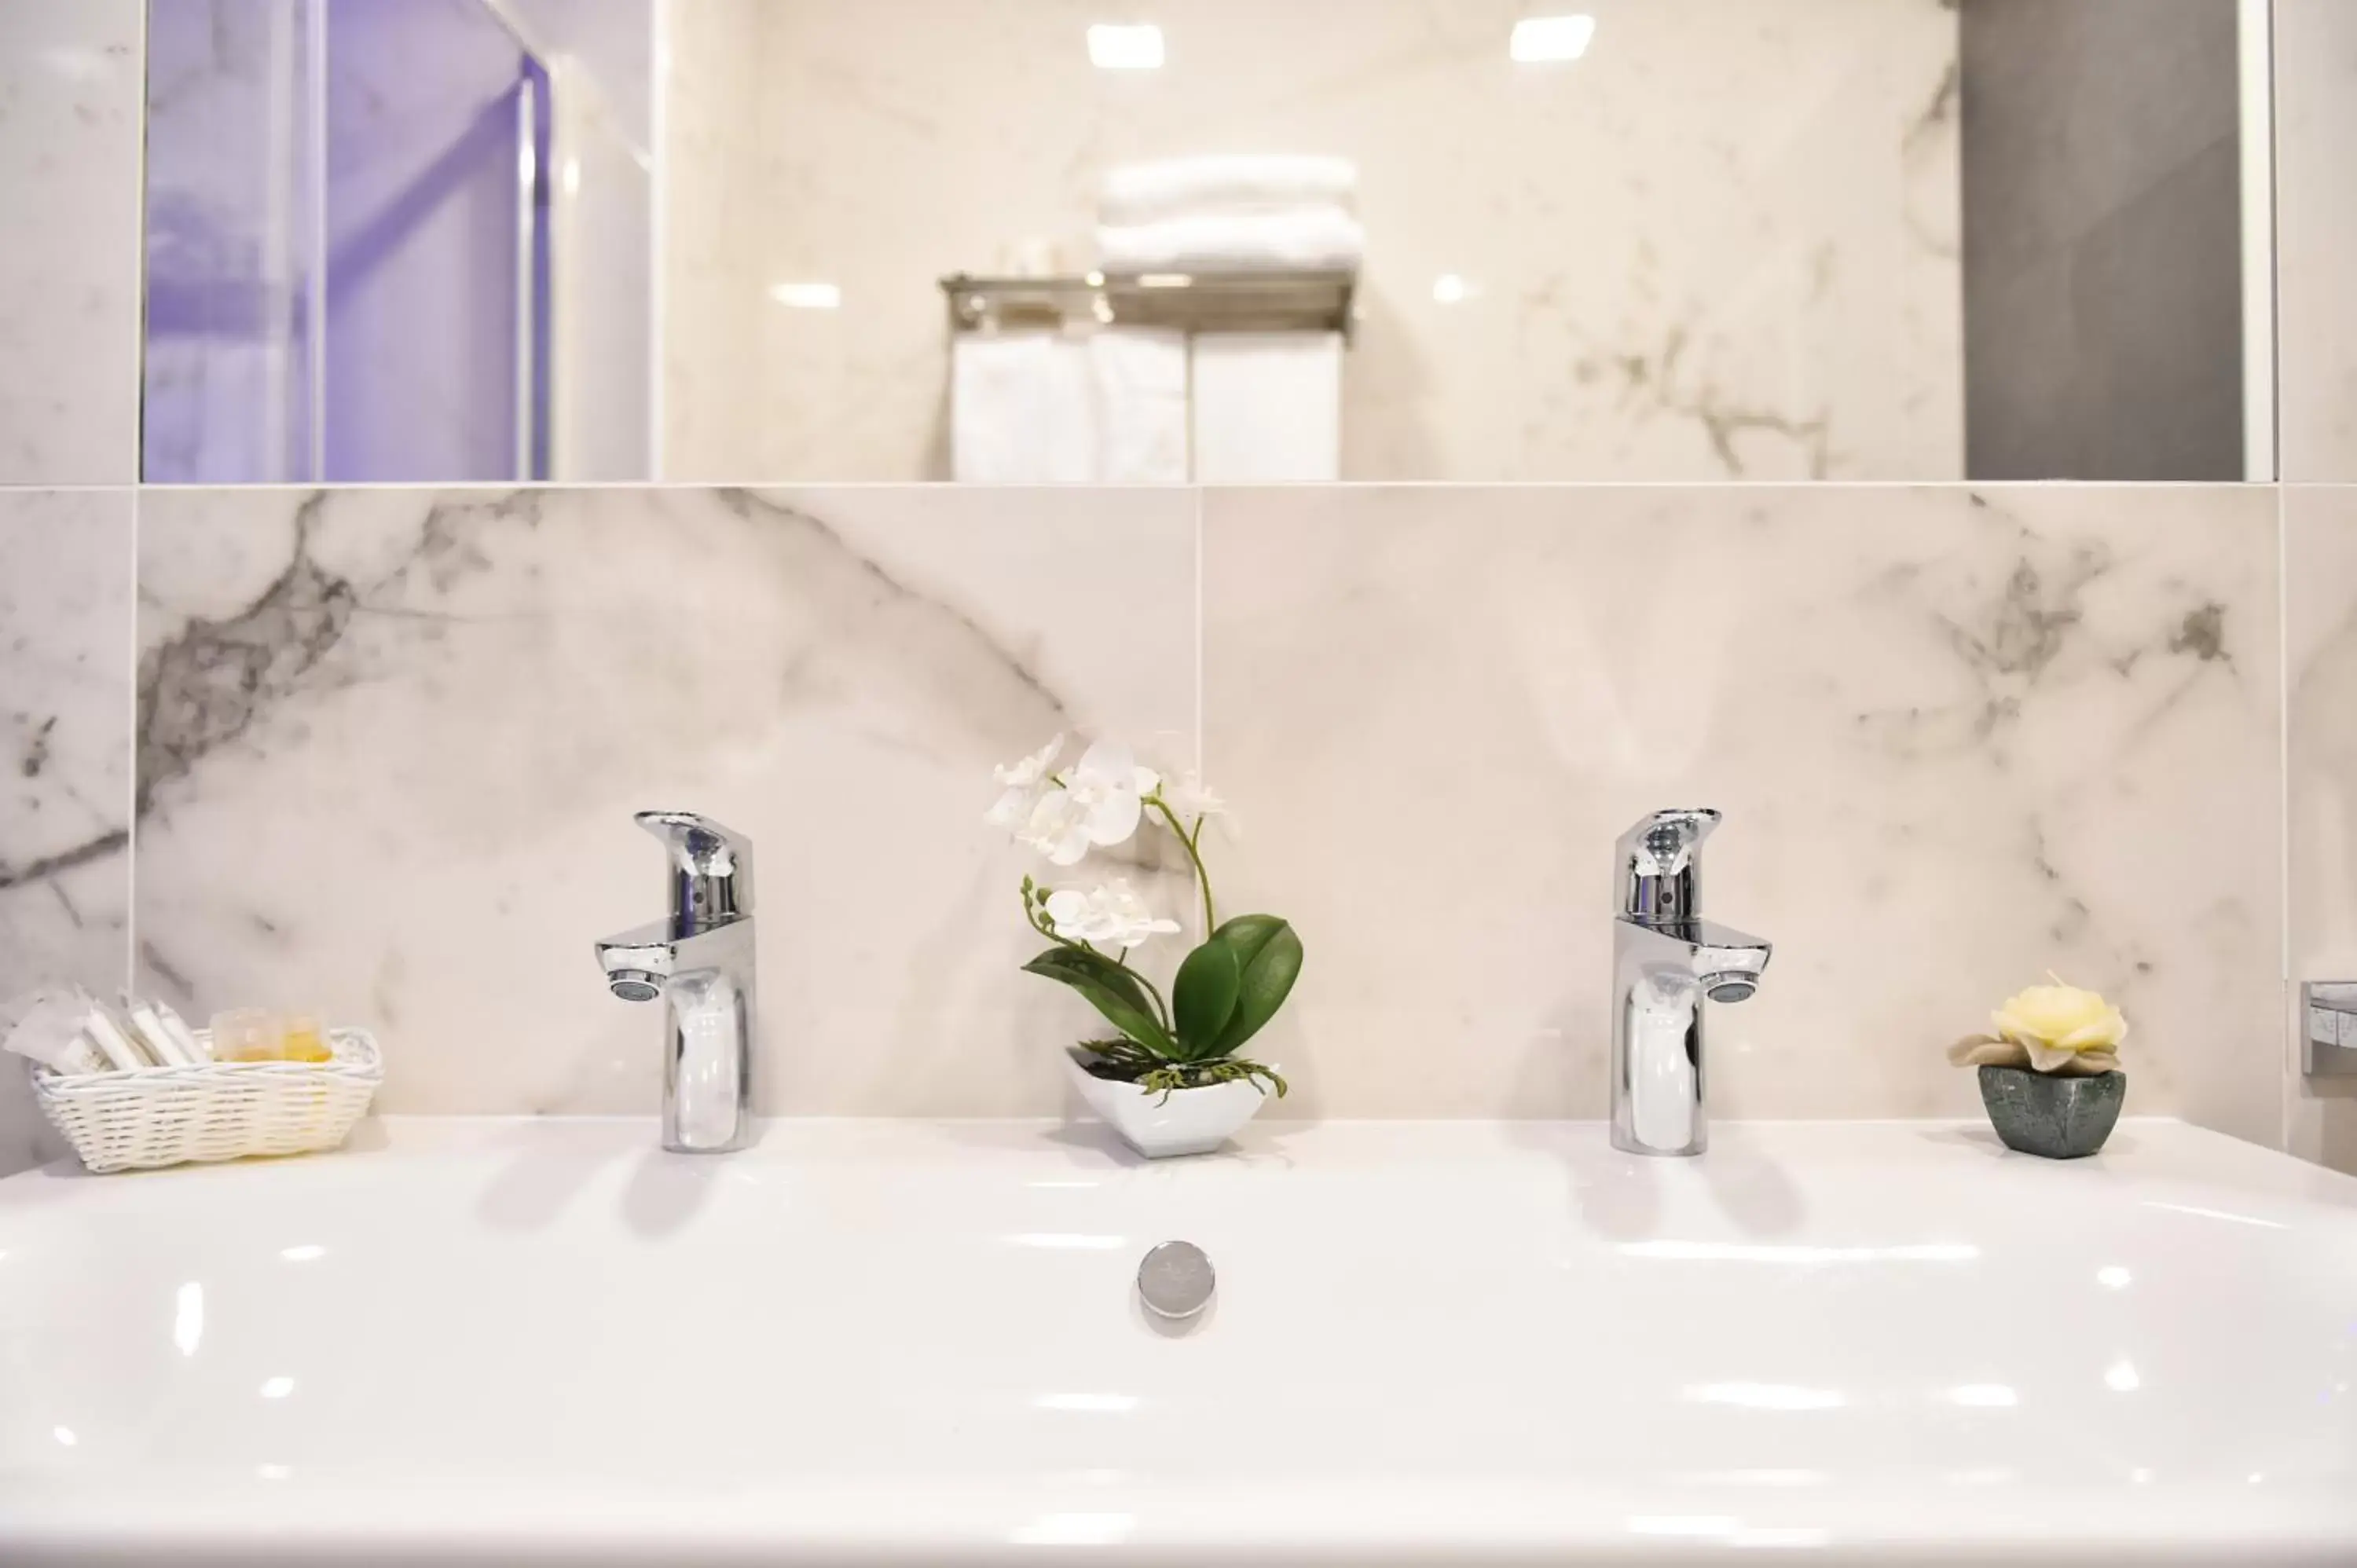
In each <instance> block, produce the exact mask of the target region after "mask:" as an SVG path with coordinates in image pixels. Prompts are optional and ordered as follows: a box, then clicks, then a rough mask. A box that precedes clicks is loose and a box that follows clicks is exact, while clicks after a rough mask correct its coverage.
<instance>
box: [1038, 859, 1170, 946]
mask: <svg viewBox="0 0 2357 1568" xmlns="http://www.w3.org/2000/svg"><path fill="white" fill-rule="evenodd" d="M1048 919H1049V923H1050V924H1051V925H1052V926H1054V928H1055V931H1056V934H1057V935H1058V936H1060V937H1061V938H1063V939H1064V940H1066V941H1072V942H1110V943H1111V944H1113V945H1114V947H1117V948H1121V949H1123V950H1127V949H1130V948H1134V947H1136V946H1137V945H1138V944H1140V943H1141V942H1143V941H1145V940H1146V939H1147V938H1148V937H1152V936H1157V935H1160V936H1168V935H1173V934H1175V933H1176V932H1177V931H1178V929H1179V922H1178V921H1176V920H1170V919H1163V918H1157V916H1156V915H1155V913H1154V911H1153V910H1152V909H1149V908H1146V900H1145V899H1144V898H1142V897H1138V894H1137V890H1136V889H1135V888H1134V887H1132V886H1130V885H1129V882H1128V880H1127V879H1126V878H1124V877H1115V878H1114V880H1113V881H1111V882H1109V883H1107V884H1105V885H1104V886H1102V887H1099V888H1098V889H1096V891H1094V892H1092V893H1082V891H1080V890H1079V889H1078V888H1075V887H1064V888H1059V889H1058V890H1057V891H1055V892H1053V893H1050V894H1049V895H1048Z"/></svg>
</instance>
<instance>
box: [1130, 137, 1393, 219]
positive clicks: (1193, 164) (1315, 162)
mask: <svg viewBox="0 0 2357 1568" xmlns="http://www.w3.org/2000/svg"><path fill="white" fill-rule="evenodd" d="M1358 191H1359V166H1357V165H1356V164H1354V163H1352V162H1351V160H1350V159H1348V158H1329V157H1308V156H1287V155H1280V154H1256V153H1233V154H1220V155H1214V156H1203V157H1189V158H1161V159H1157V160H1156V161H1154V162H1152V163H1141V164H1124V165H1122V166H1119V167H1117V168H1115V169H1114V170H1113V171H1112V172H1111V173H1110V174H1108V175H1106V176H1105V177H1104V185H1103V189H1102V190H1101V191H1100V193H1099V195H1098V198H1097V220H1098V221H1099V222H1101V223H1104V224H1108V225H1111V226H1113V227H1114V228H1129V227H1133V226H1135V225H1138V224H1143V223H1153V222H1157V221H1159V220H1162V219H1165V218H1178V217H1183V216H1186V215H1188V214H1190V213H1195V212H1201V211H1257V210H1262V209H1271V208H1275V209H1289V208H1298V207H1340V208H1343V209H1349V208H1350V207H1351V205H1352V203H1353V202H1355V201H1356V199H1357V198H1358Z"/></svg>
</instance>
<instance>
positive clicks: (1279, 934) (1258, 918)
mask: <svg viewBox="0 0 2357 1568" xmlns="http://www.w3.org/2000/svg"><path fill="white" fill-rule="evenodd" d="M1211 940H1212V942H1215V943H1217V944H1219V945H1220V946H1222V947H1225V948H1227V949H1229V950H1231V951H1232V952H1233V953H1234V954H1235V956H1236V969H1237V981H1236V1005H1235V1011H1234V1012H1232V1013H1231V1014H1229V1015H1228V1022H1227V1026H1226V1027H1224V1028H1222V1030H1221V1031H1220V1036H1219V1038H1217V1039H1216V1040H1214V1041H1212V1042H1211V1050H1210V1051H1209V1052H1207V1053H1205V1054H1206V1056H1209V1057H1225V1056H1232V1055H1234V1054H1235V1052H1236V1050H1237V1049H1238V1048H1239V1047H1242V1046H1243V1043H1244V1042H1245V1041H1246V1040H1249V1039H1251V1038H1252V1037H1253V1036H1254V1035H1257V1034H1259V1033H1260V1031H1261V1026H1263V1025H1265V1024H1266V1023H1267V1022H1268V1021H1269V1020H1270V1019H1271V1018H1274V1017H1275V1016H1276V1010H1277V1009H1278V1008H1280V1007H1282V1006H1284V1005H1285V999H1286V997H1287V996H1289V995H1291V994H1292V993H1293V983H1294V982H1295V981H1296V980H1297V979H1298V978H1299V977H1300V974H1301V938H1300V937H1299V936H1298V935H1297V934H1296V933H1295V931H1294V929H1293V928H1292V927H1291V926H1289V925H1287V924H1286V922H1285V921H1283V920H1281V919H1279V918H1276V917H1275V915H1238V916H1237V917H1236V918H1233V919H1232V920H1230V921H1228V922H1227V923H1226V924H1225V925H1223V926H1222V927H1221V928H1220V929H1218V930H1216V931H1214V932H1212V933H1211ZM1190 1059H1196V1058H1190Z"/></svg>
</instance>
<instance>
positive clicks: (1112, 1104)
mask: <svg viewBox="0 0 2357 1568" xmlns="http://www.w3.org/2000/svg"><path fill="white" fill-rule="evenodd" d="M1064 1071H1065V1073H1066V1074H1067V1075H1068V1076H1069V1077H1070V1078H1071V1080H1072V1086H1073V1087H1074V1088H1075V1089H1078V1090H1080V1091H1081V1098H1082V1100H1085V1101H1088V1105H1089V1109H1090V1110H1092V1111H1093V1112H1096V1113H1097V1114H1098V1115H1099V1116H1101V1117H1103V1118H1104V1120H1105V1121H1107V1122H1111V1123H1112V1124H1113V1129H1114V1132H1116V1133H1120V1134H1121V1135H1122V1138H1123V1140H1124V1141H1125V1142H1126V1143H1127V1144H1129V1146H1130V1147H1131V1148H1133V1149H1135V1150H1136V1151H1137V1152H1138V1153H1139V1154H1141V1155H1145V1156H1146V1158H1147V1159H1149V1160H1161V1159H1168V1158H1169V1157H1170V1156H1171V1155H1208V1154H1210V1153H1211V1151H1212V1150H1213V1149H1216V1148H1218V1147H1219V1146H1220V1145H1221V1144H1224V1143H1226V1142H1227V1141H1228V1139H1229V1138H1230V1137H1231V1136H1232V1135H1233V1134H1234V1133H1236V1131H1237V1130H1238V1129H1239V1128H1241V1127H1243V1124H1244V1123H1245V1122H1249V1121H1251V1120H1252V1119H1253V1118H1254V1116H1256V1115H1258V1114H1259V1113H1260V1108H1261V1102H1262V1101H1265V1100H1268V1099H1271V1098H1273V1096H1272V1095H1270V1094H1264V1093H1263V1092H1262V1091H1261V1089H1260V1086H1259V1085H1257V1084H1254V1083H1250V1082H1243V1081H1239V1082H1236V1083H1215V1084H1211V1085H1210V1086H1209V1087H1207V1088H1203V1089H1174V1090H1171V1091H1170V1092H1169V1093H1168V1095H1164V1094H1162V1093H1160V1092H1159V1091H1154V1092H1149V1091H1147V1090H1143V1089H1140V1088H1138V1087H1137V1085H1135V1084H1134V1083H1115V1082H1114V1081H1113V1080H1112V1079H1103V1078H1099V1077H1097V1076H1096V1075H1095V1074H1094V1073H1092V1072H1091V1071H1089V1069H1086V1068H1084V1067H1082V1065H1081V1059H1080V1057H1079V1055H1078V1054H1077V1053H1075V1052H1072V1051H1066V1052H1065V1053H1064Z"/></svg>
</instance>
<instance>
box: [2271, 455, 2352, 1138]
mask: <svg viewBox="0 0 2357 1568" xmlns="http://www.w3.org/2000/svg"><path fill="white" fill-rule="evenodd" d="M2284 660H2285V677H2286V687H2287V702H2288V703H2289V709H2290V722H2289V725H2288V727H2287V746H2286V753H2285V764H2286V789H2287V811H2288V813H2289V822H2288V826H2289V832H2287V835H2286V844H2287V849H2288V851H2289V856H2288V860H2287V874H2288V881H2289V889H2288V895H2289V915H2290V929H2289V932H2288V937H2289V942H2290V953H2289V958H2290V983H2289V984H2288V985H2287V987H2286V990H2287V993H2288V994H2287V998H2286V1001H2287V1009H2288V1015H2289V1018H2290V1026H2289V1027H2287V1030H2286V1034H2287V1060H2286V1063H2285V1069H2284V1084H2285V1115H2286V1135H2287V1140H2288V1142H2289V1145H2290V1147H2291V1148H2292V1150H2293V1152H2295V1153H2297V1154H2299V1155H2305V1156H2307V1157H2308V1158H2309V1159H2314V1160H2321V1161H2323V1162H2324V1163H2325V1164H2327V1165H2333V1166H2335V1167H2337V1168H2339V1169H2341V1170H2346V1171H2357V1081H2352V1080H2345V1079H2344V1080H2340V1081H2334V1080H2330V1079H2319V1080H2317V1081H2314V1082H2310V1081H2309V1080H2308V1079H2306V1078H2305V1077H2304V1075H2303V1074H2302V1073H2301V1070H2300V1054H2301V1053H2300V1042H2299V1031H2298V991H2299V984H2298V983H2299V982H2301V981H2303V980H2349V979H2352V978H2357V718H2352V715H2357V489H2340V488H2321V487H2309V486H2296V487H2290V488H2287V489H2286V490H2285V491H2284Z"/></svg>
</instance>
